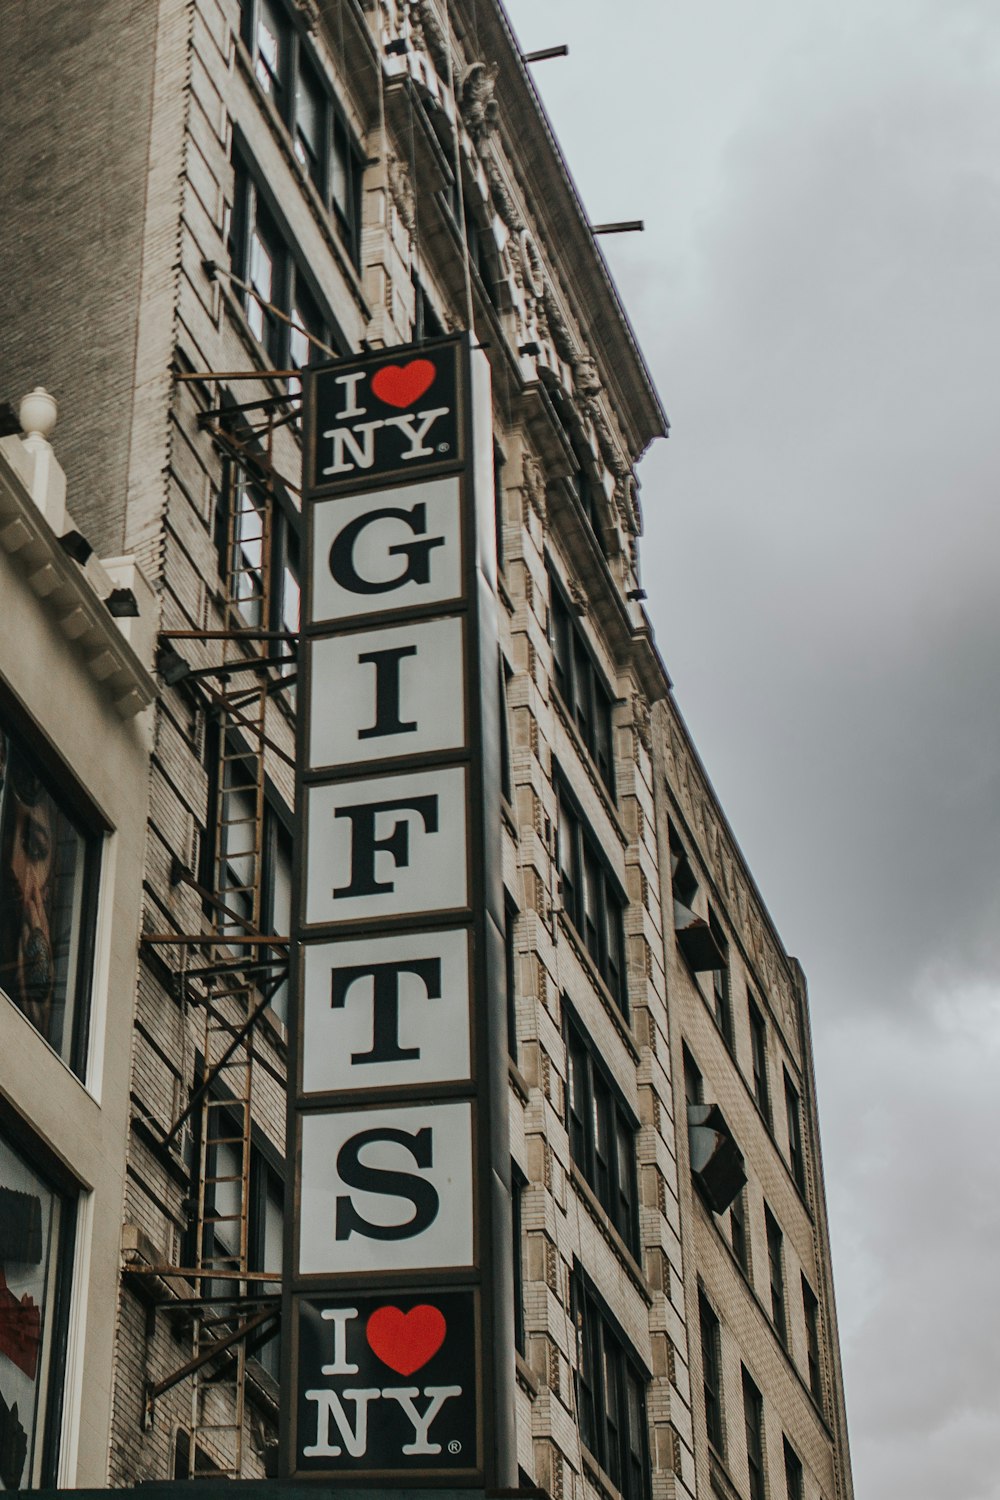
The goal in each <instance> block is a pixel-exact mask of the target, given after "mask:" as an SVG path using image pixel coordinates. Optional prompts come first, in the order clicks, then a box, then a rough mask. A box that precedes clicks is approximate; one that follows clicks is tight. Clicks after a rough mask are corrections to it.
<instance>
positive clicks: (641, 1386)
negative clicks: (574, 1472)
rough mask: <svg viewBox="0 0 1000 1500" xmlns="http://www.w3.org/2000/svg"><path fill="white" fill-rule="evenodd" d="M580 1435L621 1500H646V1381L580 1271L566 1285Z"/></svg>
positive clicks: (647, 1466) (647, 1458)
mask: <svg viewBox="0 0 1000 1500" xmlns="http://www.w3.org/2000/svg"><path fill="white" fill-rule="evenodd" d="M571 1293H572V1297H571V1300H572V1314H573V1323H574V1326H575V1328H576V1346H577V1369H576V1398H577V1414H578V1417H579V1422H580V1435H581V1437H582V1439H583V1441H584V1443H585V1444H586V1445H587V1447H588V1448H589V1449H590V1451H591V1453H592V1454H593V1455H594V1457H595V1458H596V1459H597V1461H598V1463H599V1464H600V1465H601V1467H602V1468H603V1469H604V1470H605V1472H606V1473H607V1474H608V1475H609V1477H610V1478H611V1480H612V1481H613V1482H614V1484H615V1485H616V1486H617V1487H618V1489H619V1490H621V1492H622V1495H623V1496H624V1497H625V1500H646V1497H647V1495H648V1489H649V1456H648V1454H649V1450H648V1436H647V1426H646V1382H645V1378H644V1376H643V1373H642V1371H641V1369H640V1368H639V1366H638V1363H637V1361H636V1360H635V1357H634V1356H633V1355H632V1354H631V1352H630V1351H629V1349H628V1348H627V1346H626V1344H625V1341H624V1339H623V1338H622V1336H621V1334H620V1332H619V1331H618V1329H617V1328H616V1327H615V1326H614V1325H613V1323H612V1321H611V1319H610V1318H609V1317H608V1316H607V1314H606V1313H605V1312H604V1309H603V1307H602V1305H601V1304H600V1302H599V1301H598V1299H597V1298H596V1297H595V1296H594V1294H593V1293H592V1292H591V1290H590V1287H589V1284H588V1283H587V1281H586V1280H585V1278H584V1276H583V1273H582V1272H581V1271H580V1269H579V1267H577V1268H576V1270H575V1271H574V1274H573V1278H572V1283H571Z"/></svg>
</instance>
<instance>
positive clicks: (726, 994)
mask: <svg viewBox="0 0 1000 1500" xmlns="http://www.w3.org/2000/svg"><path fill="white" fill-rule="evenodd" d="M708 927H709V931H710V932H711V934H712V937H713V938H714V939H715V942H716V945H717V947H718V948H719V951H720V953H722V954H724V956H725V963H723V964H722V965H721V966H720V967H719V968H717V969H710V970H709V973H710V974H711V976H712V1015H713V1017H714V1018H715V1024H716V1026H718V1028H719V1030H720V1032H721V1033H722V1040H723V1041H724V1042H725V1044H726V1046H727V1047H728V1049H729V1051H730V1052H732V1051H733V1048H734V1045H735V1043H734V1038H733V1004H732V990H731V985H730V972H729V939H728V938H727V937H726V934H725V932H724V931H723V928H722V923H721V922H720V921H719V919H718V917H717V916H716V915H715V912H714V911H713V909H712V907H711V906H710V907H709V908H708Z"/></svg>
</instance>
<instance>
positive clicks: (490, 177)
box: [483, 152, 525, 253]
mask: <svg viewBox="0 0 1000 1500" xmlns="http://www.w3.org/2000/svg"><path fill="white" fill-rule="evenodd" d="M483 165H484V167H485V169H486V180H487V182H488V183H489V185H490V194H491V196H492V198H493V205H494V207H495V208H496V211H497V213H498V214H499V215H500V217H501V219H502V220H503V222H504V223H505V224H506V226H507V228H508V229H509V230H510V231H511V233H512V234H514V235H518V236H519V237H520V238H522V239H523V238H524V235H525V228H524V220H523V219H522V218H521V215H520V214H519V213H518V211H517V205H516V203H515V202H514V200H513V198H512V197H511V195H510V193H509V192H508V191H507V184H506V183H505V182H504V179H503V174H502V173H501V171H500V168H499V166H498V164H497V161H496V159H495V157H494V156H492V155H491V154H490V153H489V152H487V153H486V154H485V155H484V157H483ZM514 244H517V249H518V253H520V244H519V243H518V242H516V241H515V242H513V243H512V247H511V248H512V249H513V248H514Z"/></svg>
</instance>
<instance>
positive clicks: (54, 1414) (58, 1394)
mask: <svg viewBox="0 0 1000 1500" xmlns="http://www.w3.org/2000/svg"><path fill="white" fill-rule="evenodd" d="M4 1147H6V1148H7V1149H8V1150H9V1151H10V1152H11V1153H12V1154H13V1155H14V1156H15V1157H19V1158H20V1160H21V1165H22V1166H23V1167H24V1168H25V1169H26V1170H27V1173H28V1174H29V1175H30V1176H31V1177H33V1178H34V1179H35V1180H36V1182H37V1184H38V1186H39V1187H40V1188H42V1189H43V1190H44V1191H45V1192H46V1193H48V1194H49V1195H50V1207H49V1213H48V1231H47V1239H48V1244H47V1246H46V1248H45V1249H44V1251H43V1254H42V1258H41V1262H39V1263H40V1264H45V1270H44V1272H43V1276H44V1293H43V1298H44V1300H43V1298H39V1297H36V1298H35V1299H34V1300H35V1302H36V1305H37V1306H38V1307H39V1311H40V1313H41V1319H42V1321H41V1324H40V1330H39V1343H38V1354H37V1361H38V1363H37V1368H36V1373H35V1378H34V1381H33V1382H32V1384H33V1385H35V1387H36V1388H37V1391H38V1395H37V1406H35V1407H33V1409H32V1428H33V1430H32V1433H31V1437H30V1446H29V1450H28V1452H27V1453H26V1455H25V1460H24V1469H22V1475H21V1482H20V1489H21V1490H22V1491H27V1490H32V1489H39V1488H40V1489H54V1488H55V1487H56V1484H57V1473H58V1465H59V1455H60V1446H61V1436H62V1417H63V1406H64V1401H65V1393H66V1390H67V1388H68V1387H67V1382H66V1379H65V1378H64V1377H65V1374H66V1356H67V1353H68V1350H69V1333H70V1320H71V1315H72V1311H73V1279H74V1266H75V1262H76V1246H77V1236H78V1231H79V1217H80V1215H79V1204H80V1185H79V1183H78V1182H76V1181H75V1180H74V1179H73V1178H72V1177H71V1176H70V1174H69V1173H68V1172H67V1171H66V1169H65V1167H64V1166H63V1164H62V1163H61V1162H59V1161H58V1160H57V1159H56V1158H54V1157H53V1156H51V1154H50V1153H49V1151H48V1149H47V1148H46V1146H45V1145H44V1143H43V1142H42V1141H40V1140H39V1139H38V1138H37V1137H35V1136H34V1135H33V1134H32V1132H31V1131H30V1130H29V1128H28V1127H27V1126H26V1124H25V1122H24V1121H23V1120H22V1119H21V1118H20V1117H19V1116H18V1115H16V1114H15V1113H14V1111H13V1109H12V1108H10V1107H9V1106H7V1105H6V1104H5V1103H3V1101H0V1154H2V1150H3V1148H4ZM12 1191H15V1192H17V1191H21V1189H13V1190H12ZM53 1241H54V1243H53ZM43 1380H44V1381H45V1389H44V1390H42V1389H41V1382H42V1381H43ZM15 1389H16V1384H15ZM8 1390H9V1387H8ZM13 1404H15V1405H18V1407H19V1413H18V1415H19V1418H22V1417H23V1415H24V1413H23V1409H22V1408H21V1407H20V1400H19V1398H18V1397H17V1396H16V1395H15V1396H14V1398H13ZM21 1425H22V1429H23V1427H24V1423H23V1421H22V1423H21Z"/></svg>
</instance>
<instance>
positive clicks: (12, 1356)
mask: <svg viewBox="0 0 1000 1500" xmlns="http://www.w3.org/2000/svg"><path fill="white" fill-rule="evenodd" d="M74 1222H75V1204H74V1203H73V1201H72V1200H71V1199H70V1198H68V1197H65V1196H63V1195H62V1194H61V1193H58V1192H57V1191H56V1190H55V1189H54V1188H53V1187H52V1185H51V1184H50V1183H49V1181H48V1180H47V1178H46V1177H45V1176H44V1175H43V1174H42V1173H41V1172H39V1171H38V1169H37V1168H36V1167H35V1166H34V1165H32V1163H31V1162H30V1161H29V1160H28V1159H27V1157H26V1156H23V1155H22V1154H21V1152H20V1151H19V1150H15V1148H14V1147H13V1145H11V1143H10V1142H9V1141H7V1140H6V1139H5V1138H4V1137H3V1136H0V1481H2V1485H3V1488H4V1489H8V1490H17V1489H24V1490H29V1489H38V1488H40V1487H42V1486H43V1485H44V1486H45V1487H47V1488H48V1487H52V1486H54V1485H55V1483H56V1472H55V1471H56V1460H57V1456H58V1455H57V1449H58V1442H59V1427H60V1419H61V1406H62V1384H63V1374H64V1360H65V1342H66V1321H67V1312H68V1301H69V1286H70V1279H71V1274H72V1255H73V1231H74Z"/></svg>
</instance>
